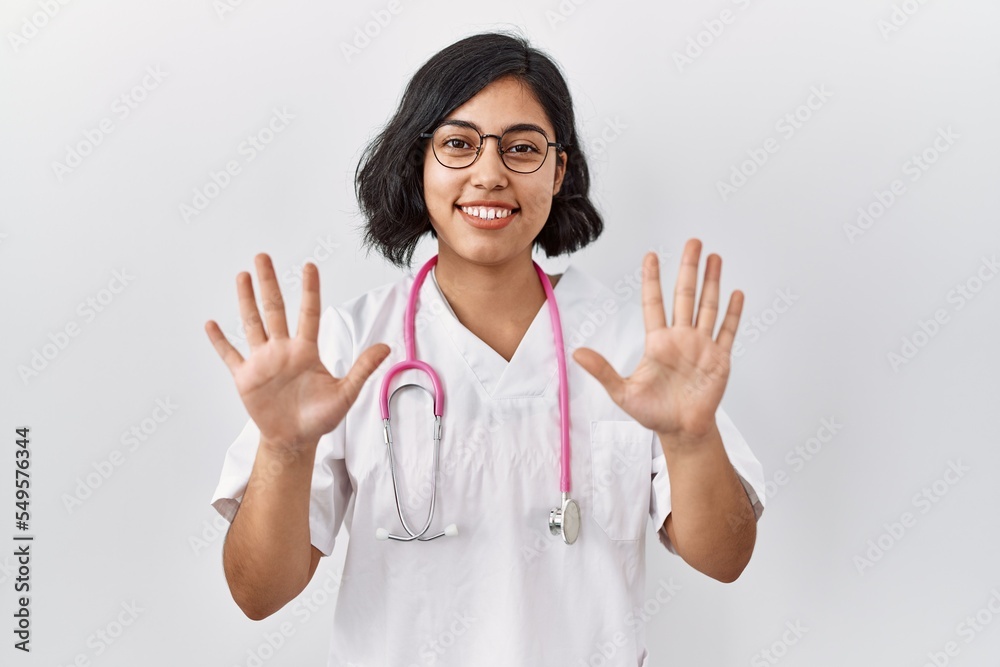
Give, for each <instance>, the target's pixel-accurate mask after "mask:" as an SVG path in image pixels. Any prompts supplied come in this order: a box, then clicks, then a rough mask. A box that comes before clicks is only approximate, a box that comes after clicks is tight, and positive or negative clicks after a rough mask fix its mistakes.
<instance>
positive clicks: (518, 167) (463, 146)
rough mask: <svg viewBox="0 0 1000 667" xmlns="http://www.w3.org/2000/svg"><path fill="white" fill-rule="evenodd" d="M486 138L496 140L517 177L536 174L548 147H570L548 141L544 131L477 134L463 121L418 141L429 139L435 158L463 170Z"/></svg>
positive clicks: (423, 135) (524, 129)
mask: <svg viewBox="0 0 1000 667" xmlns="http://www.w3.org/2000/svg"><path fill="white" fill-rule="evenodd" d="M486 137H493V138H494V139H496V140H497V152H498V153H500V159H501V160H502V161H503V163H504V166H506V167H507V168H508V169H510V170H511V171H515V172H517V173H519V174H530V173H532V172H535V171H538V170H539V169H540V168H541V166H542V163H543V162H545V156H547V155H548V154H549V146H555V147H556V151H559V152H562V151H564V150H566V148H568V147H569V144H561V143H557V142H554V141H549V138H548V137H547V136H546V135H545V133H544V132H540V131H539V130H537V129H534V128H533V127H528V126H524V125H515V126H514V127H512V128H510V129H508V130H507V131H506V132H504V133H503V135H501V136H499V137H498V136H497V135H495V134H480V133H479V131H478V130H476V129H475V128H474V127H472V126H471V125H469V124H468V123H465V122H462V121H445V122H444V123H441V124H440V125H438V126H437V127H436V128H435V129H434V131H433V132H422V133H421V134H420V138H421V139H430V140H431V149H432V150H433V151H434V157H436V158H437V161H438V162H440V163H441V164H442V165H443V166H445V167H448V168H449V169H464V168H465V167H468V166H470V165H471V164H472V163H473V162H475V161H476V160H477V159H478V158H479V152H480V150H482V148H483V143H485V141H486Z"/></svg>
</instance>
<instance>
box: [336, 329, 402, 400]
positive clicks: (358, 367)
mask: <svg viewBox="0 0 1000 667" xmlns="http://www.w3.org/2000/svg"><path fill="white" fill-rule="evenodd" d="M391 351H392V349H391V348H390V347H389V346H388V345H386V344H385V343H376V344H374V345H372V346H371V347H369V348H368V349H366V350H365V351H364V352H362V353H361V356H359V357H358V358H357V360H356V361H355V362H354V365H353V366H351V370H349V371H348V372H347V375H345V376H344V379H343V382H344V383H345V386H346V387H347V389H348V396H349V398H350V401H351V403H353V402H354V401H355V399H357V397H358V394H359V393H361V387H362V386H363V385H364V383H365V380H367V379H368V378H369V377H370V376H371V374H372V373H374V372H375V369H376V368H378V367H379V365H380V364H381V363H382V362H383V361H384V360H385V358H386V357H388V356H389V353H390V352H391Z"/></svg>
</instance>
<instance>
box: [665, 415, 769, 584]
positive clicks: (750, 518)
mask: <svg viewBox="0 0 1000 667" xmlns="http://www.w3.org/2000/svg"><path fill="white" fill-rule="evenodd" d="M660 443H661V445H662V446H663V452H664V455H665V456H666V459H667V471H668V474H669V476H670V505H671V512H670V515H668V518H667V522H669V523H671V524H672V526H671V532H672V536H671V537H672V542H673V544H674V548H675V549H676V550H677V554H678V555H679V556H681V557H682V558H683V559H684V560H685V561H686V562H687V563H688V564H690V565H691V566H692V567H693V568H695V569H696V570H698V571H700V572H703V573H704V574H707V575H708V576H711V577H713V578H715V579H718V580H719V581H725V582H730V581H734V580H735V579H736V578H737V577H739V575H740V573H741V572H742V571H743V569H744V568H745V567H746V565H747V563H748V562H749V561H750V555H751V554H752V553H753V547H754V543H755V541H756V539H757V522H756V518H755V516H754V512H753V508H752V507H751V506H750V501H749V499H748V498H747V494H746V490H745V489H744V488H743V485H742V484H741V483H740V480H739V477H738V475H737V474H736V471H735V470H734V469H733V466H732V464H731V463H730V461H729V457H728V456H727V455H726V450H725V447H724V446H723V444H722V435H721V434H720V433H719V430H718V427H716V426H714V425H713V426H712V428H711V429H710V430H709V431H708V432H707V433H706V434H705V435H703V436H701V437H697V438H681V437H677V436H665V435H661V436H660ZM664 530H666V523H665V524H664Z"/></svg>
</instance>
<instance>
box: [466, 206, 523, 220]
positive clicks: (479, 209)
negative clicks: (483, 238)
mask: <svg viewBox="0 0 1000 667" xmlns="http://www.w3.org/2000/svg"><path fill="white" fill-rule="evenodd" d="M455 208H457V209H459V210H460V211H462V212H463V213H465V214H466V215H468V216H470V217H475V218H479V219H480V220H487V221H489V220H503V219H504V218H509V217H510V216H512V215H514V214H515V213H517V212H518V211H520V210H521V209H519V208H508V209H505V208H499V207H496V206H465V207H463V206H460V205H458V204H455ZM466 209H469V210H468V211H467V210H466ZM470 211H472V212H470Z"/></svg>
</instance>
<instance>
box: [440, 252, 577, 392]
mask: <svg viewBox="0 0 1000 667" xmlns="http://www.w3.org/2000/svg"><path fill="white" fill-rule="evenodd" d="M435 268H436V267H435ZM576 273H577V271H576V269H575V268H573V267H572V266H568V267H567V268H566V269H565V270H564V271H563V274H562V276H561V277H560V278H559V281H558V282H557V283H556V286H555V287H554V288H552V291H553V294H555V296H556V303H557V305H558V306H559V316H560V320H561V322H562V329H563V337H564V343H565V337H566V336H567V335H568V333H569V331H568V327H569V326H570V325H571V324H572V322H573V321H574V318H572V317H571V316H570V315H571V308H570V306H571V305H572V304H571V301H572V299H570V298H566V295H568V294H570V293H571V291H572V283H573V282H574V281H575V280H576ZM430 278H431V279H430V280H424V284H423V285H421V287H420V300H421V301H422V302H423V303H432V302H433V301H437V300H440V302H441V303H442V304H443V306H444V307H443V308H440V307H439V308H436V309H435V310H436V311H437V317H438V320H439V321H440V322H441V324H442V325H443V328H444V329H445V331H446V332H447V334H448V337H449V338H450V339H451V342H452V344H453V345H454V347H455V349H456V351H457V352H458V353H459V354H460V355H461V356H462V357H463V358H464V359H465V362H466V363H467V364H468V366H469V368H470V369H471V370H472V372H473V374H474V375H475V376H476V378H477V379H478V380H479V383H480V385H482V387H483V390H484V391H486V393H487V394H489V395H490V396H491V397H492V398H515V397H531V396H541V395H543V394H544V393H546V390H547V388H548V387H549V385H550V384H554V383H558V370H559V367H558V365H557V363H556V353H555V338H554V337H553V332H552V321H551V316H550V315H549V303H548V300H546V301H544V302H543V303H542V305H541V308H539V310H538V312H537V313H535V317H534V319H532V321H531V324H530V325H528V329H527V330H526V331H525V333H524V337H523V338H522V339H521V342H520V343H519V344H518V346H517V349H516V350H515V351H514V355H513V356H512V357H511V358H510V361H507V360H506V359H504V358H503V357H502V356H501V355H500V353H499V352H497V351H496V350H494V349H493V348H492V347H490V346H489V345H487V344H486V343H485V342H484V341H483V340H482V339H481V338H479V337H478V336H476V335H475V334H474V333H472V331H470V330H469V329H468V328H466V326H465V325H464V324H462V323H461V322H460V321H459V319H458V317H457V316H456V315H455V311H454V310H452V308H451V304H449V303H448V300H447V299H446V298H445V296H444V293H443V292H442V291H441V288H440V286H439V285H438V282H437V276H436V275H435V272H434V269H431V271H430ZM567 280H569V282H570V285H567ZM566 357H567V358H566V363H567V364H569V363H571V362H570V359H569V354H568V353H567V355H566ZM432 363H433V362H432Z"/></svg>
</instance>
